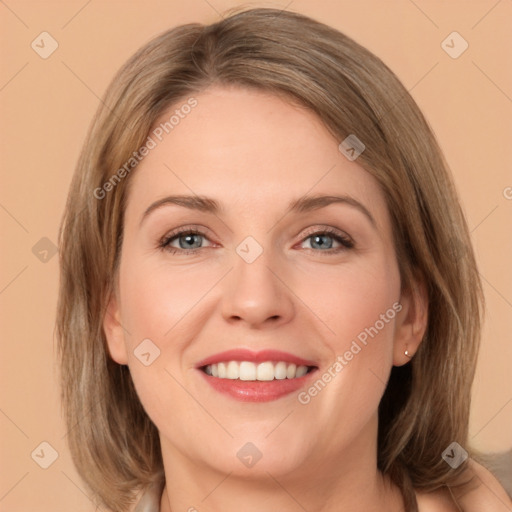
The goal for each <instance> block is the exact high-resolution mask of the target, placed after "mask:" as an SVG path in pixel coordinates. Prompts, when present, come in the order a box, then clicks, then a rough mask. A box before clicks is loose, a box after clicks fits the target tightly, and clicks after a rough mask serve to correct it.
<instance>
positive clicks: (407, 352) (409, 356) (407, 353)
mask: <svg viewBox="0 0 512 512" xmlns="http://www.w3.org/2000/svg"><path fill="white" fill-rule="evenodd" d="M404 354H405V355H406V356H407V357H408V358H409V359H411V358H412V356H411V355H410V354H409V351H408V350H407V349H405V352H404Z"/></svg>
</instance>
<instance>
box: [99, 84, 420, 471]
mask: <svg viewBox="0 0 512 512" xmlns="http://www.w3.org/2000/svg"><path fill="white" fill-rule="evenodd" d="M194 98H195V100H196V101H197V104H196V105H195V106H194V107H193V108H190V109H189V108H181V107H182V105H185V104H187V99H185V100H184V101H183V102H180V103H179V104H178V105H175V106H174V107H173V108H172V109H171V110H170V111H169V112H167V113H166V114H165V115H164V116H162V118H161V120H159V121H158V123H157V124H156V125H155V129H158V126H159V124H160V122H162V123H165V122H166V121H169V119H170V117H171V115H173V114H175V110H176V109H178V111H179V113H180V115H178V117H179V121H178V122H176V119H177V118H175V119H174V121H173V122H172V125H171V124H168V125H167V131H168V132H169V133H167V134H166V133H165V130H164V129H162V128H161V127H160V130H157V131H153V132H152V134H150V136H151V137H152V140H153V142H154V143H155V147H153V148H152V149H150V150H149V153H148V154H147V156H146V157H145V158H144V159H143V161H142V162H141V163H140V164H139V166H138V167H137V169H136V170H135V171H134V174H133V176H130V178H129V179H130V180H132V181H131V184H130V192H129V195H128V200H127V205H126V211H125V223H124V239H123V244H122V251H121V260H120V268H119V276H118V278H119V280H118V289H117V292H116V298H113V299H112V301H111V303H110V307H109V314H108V315H106V317H105V324H104V325H105V331H106V333H107V338H108V343H109V348H110V352H111V355H112V357H113V358H114V359H115V360H116V361H117V362H119V363H121V364H128V365H129V368H130V372H131V375H132V377H133V381H134V383H135V386H136V390H137V393H138V395H139V397H140V400H141V402H142V404H143V406H144V408H145V410H146V411H147V413H148V415H149V416H150V417H151V419H152V420H153V422H154V423H155V425H156V426H157V428H158V430H159V432H160V437H161V442H162V450H163V454H164V462H165V463H166V465H167V466H170V465H171V464H172V463H173V462H176V461H178V463H179V464H190V465H191V466H197V467H201V468H203V469H204V468H211V469H213V470H218V471H222V472H224V474H227V473H232V474H233V473H234V474H240V475H250V476H255V475H257V474H262V475H267V474H268V473H267V472H269V473H270V474H272V475H274V476H276V477H277V475H281V476H282V477H283V478H284V477H285V476H286V475H287V474H292V473H290V472H293V475H295V476H297V477H298V476H300V475H303V476H304V477H306V476H307V475H308V473H310V472H311V471H318V470H319V468H322V471H325V470H329V468H331V467H332V471H339V470H340V464H339V461H340V457H343V460H344V461H345V464H344V465H342V466H343V467H344V468H345V470H346V469H348V468H350V467H352V468H354V467H355V466H356V465H358V464H359V466H361V464H365V463H366V462H364V461H368V460H370V459H372V458H374V456H375V453H376V435H377V407H378V404H379V401H380V399H381V396H382V394H383V392H384V389H385V386H386V382H387V379H388V376H389V373H390V370H391V367H392V365H393V364H404V363H405V362H406V361H407V360H408V359H407V358H406V357H405V356H404V355H403V352H404V350H405V348H406V346H405V345H406V343H407V339H408V338H407V337H408V336H409V335H410V332H411V328H410V326H409V325H408V320H407V318H408V316H409V314H408V311H409V312H410V310H411V308H410V307H409V303H408V301H407V298H406V297H404V296H402V295H401V286H400V284H401V283H400V277H399V270H398V264H397V260H396V255H395V251H394V247H393V243H392V226H391V224H390V216H389V213H388V211H387V207H386V204H385V200H384V196H383V194H382V192H381V191H380V189H379V186H378V185H377V182H376V181H375V180H374V178H372V177H371V176H370V175H369V174H368V173H367V172H366V171H364V170H363V168H362V167H361V166H359V165H358V163H357V160H354V161H350V160H349V159H348V158H347V157H346V156H345V155H344V154H343V153H342V152H341V151H340V150H339V149H338V146H339V144H340V142H341V141H339V140H336V139H335V138H333V137H332V136H331V135H330V134H329V132H328V131H327V130H326V128H325V127H324V126H323V124H322V123H321V121H320V120H319V119H318V118H317V117H316V116H315V115H314V114H312V113H311V112H309V111H308V110H306V109H305V108H301V107H297V106H293V105H292V104H290V103H288V102H286V101H284V100H282V99H279V98H278V97H276V96H272V95H269V94H265V93H263V92H257V91H251V90H245V89H239V88H220V87H214V88H210V89H208V90H206V91H204V92H203V93H200V94H197V95H195V96H194ZM189 104H190V105H191V104H194V101H190V102H189ZM180 108H181V110H180ZM185 112H188V113H185ZM170 126H171V128H169V127H170ZM155 134H158V136H157V135H155ZM355 135H356V136H357V134H355ZM160 138H161V140H159V139H160ZM149 146H153V143H150V144H149ZM176 196H181V197H182V199H180V200H172V199H171V197H176ZM183 196H186V198H183ZM323 197H329V198H331V199H332V198H339V199H336V200H331V199H329V200H326V199H322V198H323ZM213 205H215V209H213ZM294 205H295V207H294ZM297 205H299V206H297ZM300 205H302V206H300ZM176 231H180V232H181V236H179V233H178V234H177V233H176ZM190 231H195V232H198V233H199V234H190ZM227 351H230V353H226V352H227ZM409 351H411V349H410V346H409ZM300 367H306V368H300ZM306 371H307V372H308V373H306V374H305V375H304V372H306ZM209 373H213V375H209ZM229 377H232V378H229ZM237 377H238V378H237ZM372 460H373V459H372ZM335 468H336V469H335Z"/></svg>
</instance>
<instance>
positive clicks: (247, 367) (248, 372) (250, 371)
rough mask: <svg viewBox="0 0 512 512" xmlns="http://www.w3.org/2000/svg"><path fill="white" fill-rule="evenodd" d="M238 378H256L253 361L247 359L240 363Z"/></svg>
mask: <svg viewBox="0 0 512 512" xmlns="http://www.w3.org/2000/svg"><path fill="white" fill-rule="evenodd" d="M235 364H236V363H235ZM213 366H215V365H213ZM240 380H256V365H255V364H254V363H249V362H248V361H242V362H241V363H240Z"/></svg>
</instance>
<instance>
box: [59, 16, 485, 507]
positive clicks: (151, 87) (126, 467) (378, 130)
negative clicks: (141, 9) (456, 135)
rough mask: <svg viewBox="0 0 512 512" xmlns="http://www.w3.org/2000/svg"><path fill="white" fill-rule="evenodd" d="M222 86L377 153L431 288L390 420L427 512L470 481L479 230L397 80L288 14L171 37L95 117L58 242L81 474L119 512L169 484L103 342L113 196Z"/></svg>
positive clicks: (404, 251) (382, 463)
mask: <svg viewBox="0 0 512 512" xmlns="http://www.w3.org/2000/svg"><path fill="white" fill-rule="evenodd" d="M298 34H300V37H298ZM212 84H220V85H228V84H229V85H238V86H241V87H252V88H256V89H259V90H264V91H267V92H271V93H273V94H279V95H284V96H285V97H287V98H289V99H290V100H293V101H298V102H299V103H300V104H302V105H304V106H306V107H308V108H310V109H311V110H312V111H313V112H315V113H316V114H317V115H318V117H319V118H320V119H321V120H322V121H323V122H324V124H325V126H326V127H327V128H328V129H329V131H330V132H331V133H332V134H333V135H334V136H335V137H336V138H337V140H339V141H340V142H341V141H343V140H344V139H345V138H346V137H347V136H348V135H350V134H355V135H356V136H357V138H358V139H359V140H361V141H362V142H363V143H364V144H365V146H366V149H365V151H364V152H363V153H362V154H361V155H360V156H359V158H358V161H357V162H358V163H359V164H360V165H361V166H363V167H364V168H365V169H366V170H367V171H368V172H369V173H371V174H372V175H373V177H374V178H375V179H376V180H377V181H378V182H379V184H380V187H381V189H382V191H383V193H384V194H385V197H386V200H387V205H388V208H389V212H390V214H391V217H392V222H393V231H394V238H395V240H394V241H395V247H396V251H397V256H398V260H399V265H400V271H401V277H402V286H403V288H404V289H406V288H407V287H409V286H411V284H412V282H413V281H412V276H419V277H420V278H421V279H423V280H424V282H425V284H426V287H427V289H428V300H429V320H428V327H427V332H426V334H425V337H424V340H423V342H422V344H421V345H420V348H419V350H418V352H417V354H416V355H415V357H414V359H413V360H412V361H411V362H410V364H407V365H405V366H402V367H394V368H393V369H392V372H391V377H390V380H389V383H388V386H387V389H386V391H385V394H384V397H383V399H382V401H381V404H380V407H379V439H378V467H379V469H380V470H381V471H382V472H384V473H386V474H388V475H389V476H390V477H391V478H392V480H393V481H394V482H395V483H396V484H397V485H398V486H399V487H400V489H401V490H402V493H403V495H404V499H405V503H406V508H407V510H413V511H415V510H417V504H416V498H415V494H414V488H416V489H418V490H424V491H428V490H433V489H435V488H437V487H440V486H442V485H444V484H446V483H449V482H450V481H452V480H453V478H454V477H455V476H457V475H458V470H453V469H451V468H450V466H449V465H448V464H446V463H445V462H444V461H443V460H442V458H441V454H442V452H443V451H444V449H445V448H446V447H447V446H448V445H449V444H450V443H451V442H452V441H457V442H458V443H459V444H460V445H462V446H465V445H466V442H467V435H468V416H469V405H470V388H471V383H472V380H473V374H474V369H475V364H476V358H477V349H478V342H479V335H480V322H481V305H482V292H481V285H480V281H479V277H478V272H477V270H476V265H475V260H474V256H473V252H472V249H471V245H470V239H469V234H468V229H467V225H466V222H465V219H464V216H463V213H462V211H461V208H460V206H459V202H458V199H457V196H456V193H455V191H454V187H453V184H452V181H451V178H450V176H449V172H448V170H447V164H446V162H445V161H444V159H443V156H442V154H441V150H440V148H439V147H438V144H437V142H436V140H435V137H434V135H433V133H432V131H431V129H430V128H429V126H428V124H427V122H426V120H425V119H424V117H423V115H422V114H421V112H420V110H419V108H418V106H417V105H416V104H415V102H414V100H413V99H412V97H411V96H410V95H409V93H408V92H407V90H406V89H405V88H404V87H403V85H402V84H401V83H400V81H399V80H398V79H397V77H396V76H395V75H394V74H393V72H392V71H390V69H389V68H388V67H387V66H386V65H385V64H384V63H383V62H382V61H381V60H380V59H378V58H377V57H376V56H375V55H373V54H372V53H371V52H369V51H368V50H366V49H365V48H363V47H362V46H360V45H359V44H357V43H356V42H355V41H353V40H352V39H350V38H349V37H347V36H346V35H344V34H342V33H340V32H339V31H337V30H335V29H333V28H330V27H328V26H326V25H324V24H321V23H319V22H317V21H315V20H312V19H310V18H308V17H305V16H303V15H300V14H297V13H292V12H285V11H278V10H274V9H263V8H262V9H251V10H245V11H242V12H234V13H231V15H230V16H228V17H226V18H225V19H223V20H222V21H220V22H218V23H214V24H211V25H207V26H204V25H200V24H188V25H183V26H179V27H177V28H174V29H172V30H169V31H167V32H165V33H163V34H161V35H160V36H158V37H156V38H155V39H153V40H152V41H150V42H149V43H148V44H146V45H145V46H144V47H143V48H141V49H140V50H139V51H138V52H137V53H136V54H135V55H134V56H133V57H131V58H130V60H129V61H128V62H127V63H126V64H125V65H124V66H123V67H122V69H121V70H120V71H119V72H118V74H117V75H116V76H115V78H114V80H113V81H112V84H111V85H110V87H109V89H108V90H107V92H106V95H105V98H104V100H103V101H102V103H101V105H100V107H99V109H98V112H97V114H96V116H95V118H94V121H93V123H92V126H91V129H90V132H89V135H88V137H87V140H86V142H85V145H84V147H83V150H82V153H81V155H80V158H79V161H78V165H77V168H76V171H75V174H74V178H73V182H72V184H71V189H70V193H69V197H68V202H67V205H66V211H65V215H64V218H63V222H62V226H61V231H60V239H59V243H60V256H61V282H60V295H59V304H58V318H57V335H58V341H59V345H58V346H59V356H60V358H61V369H62V371H61V379H62V402H63V406H64V410H65V418H66V422H67V426H68V429H69V430H68V440H69V446H70V450H71V454H72V456H73V460H74V462H75V464H76V466H77V468H78V471H79V473H80V475H81V476H82V478H83V479H84V481H85V482H86V483H87V485H88V486H89V487H90V489H91V490H92V491H93V492H94V495H95V496H96V497H97V499H98V502H99V503H103V504H105V505H107V506H108V507H110V508H111V509H112V510H114V511H116V512H121V511H124V510H126V508H127V507H128V506H129V505H130V503H131V502H132V500H133V499H134V492H135V491H137V490H140V489H142V488H144V487H145V486H147V485H149V484H150V483H151V482H153V481H155V479H162V478H163V464H162V457H161V451H160V444H159V438H158V431H157V429H156V427H155V425H154V424H153V423H152V422H151V420H150V419H149V417H148V416H147V414H146V413H145V411H144V409H143V407H142V405H141V403H140V401H139V398H138V396H137V394H136V391H135V389H134V386H133V382H132V379H131V376H130V372H129V369H128V367H127V366H123V365H119V364H117V363H115V362H114V361H113V360H112V359H111V358H110V356H109V352H108V348H107V344H106V340H105V335H104V332H103V329H102V321H103V316H104V314H105V308H106V305H107V301H108V298H109V296H110V293H111V291H112V289H113V286H114V282H113V281H114V276H115V273H116V265H117V262H118V260H119V254H120V248H121V244H122V234H123V212H124V206H125V201H126V196H127V186H128V184H129V182H130V177H129V173H130V171H131V169H129V170H128V171H127V172H125V173H123V175H124V174H126V176H125V177H123V178H122V179H120V178H119V177H120V174H119V173H118V174H117V178H119V179H117V178H116V182H115V184H114V185H115V186H112V187H108V188H109V190H108V192H105V190H107V189H106V188H105V187H104V184H105V183H106V182H107V181H109V180H112V179H113V176H114V175H115V174H116V171H117V170H118V169H120V168H122V167H123V165H124V164H125V163H126V162H127V161H129V159H130V157H131V156H132V154H133V152H134V151H136V150H138V149H139V148H140V147H141V146H143V145H144V143H145V141H146V139H147V137H148V134H149V132H150V130H151V128H152V126H153V124H154V123H155V120H156V119H157V118H159V117H160V116H161V115H162V114H163V113H164V111H166V109H168V108H169V107H170V106H172V105H175V104H177V103H178V102H180V101H186V99H187V98H189V97H190V96H191V95H193V94H197V93H198V92H200V91H202V90H204V89H205V88H207V87H208V86H210V85H212ZM125 170H126V167H125ZM111 182H112V181H111ZM98 190H103V192H101V197H100V198H98V197H99V194H98V193H97V192H95V191H98Z"/></svg>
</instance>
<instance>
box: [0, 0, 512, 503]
mask: <svg viewBox="0 0 512 512" xmlns="http://www.w3.org/2000/svg"><path fill="white" fill-rule="evenodd" d="M235 5H242V2H236V1H228V0H208V1H206V0H191V1H188V2H184V1H159V2H156V1H154V2H142V1H131V2H118V1H103V2H101V1H100V0H92V1H87V0H77V1H68V2H64V1H53V2H48V1H45V2H44V3H43V2H35V1H33V2H28V1H17V0H5V2H4V1H1V2H0V34H2V36H1V37H2V44H1V46H0V52H1V60H2V63H3V65H2V68H1V71H0V108H1V114H0V119H1V127H0V129H1V144H2V145H1V160H0V161H1V168H2V182H1V183H2V185H1V188H0V225H1V229H2V238H1V243H2V249H1V267H0V307H1V324H0V325H1V341H2V350H1V359H0V361H1V385H0V431H1V439H2V441H1V452H0V461H1V462H0V464H1V474H0V511H2V512H4V511H5V512H7V511H8V512H22V511H23V512H28V511H32V510H37V511H38V512H45V511H52V512H61V511H62V512H64V511H66V512H68V511H70V510H73V511H75V512H80V511H84V512H85V511H91V510H94V507H93V506H92V504H91V501H90V500H89V498H88V497H87V494H86V492H85V491H84V487H83V484H82V482H81V481H80V479H79V478H78V475H77V473H76V472H75V470H74V468H73V466H72V464H71V460H70V456H69V453H68V451H67V447H66V431H65V428H64V425H63V422H62V419H61V415H60V403H59V390H58V386H57V379H56V363H55V357H54V348H55V343H54V336H53V329H54V316H55V306H56V298H57V283H58V261H57V260H58V258H57V256H56V255H53V256H52V253H51V251H50V252H48V254H47V255H46V258H47V261H46V262H45V261H41V260H40V258H44V255H45V253H44V250H47V249H48V248H49V247H51V245H50V246H49V245H48V244H51V243H56V241H57V232H58V225H59V222H60V217H61V214H62V210H63V207H64V202H65V197H66V193H67V189H68V186H69V183H70V180H71V175H72V171H73V168H74V164H75V162H76V159H77V156H78V152H79V149H80V146H81V144H82V141H83V138H84V136H85V133H86V130H87V127H88V125H89V123H90V120H91V118H92V115H93V112H94V111H95V109H96V107H97V105H98V102H99V97H100V96H101V95H102V94H103V92H104V90H105V88H106V86H107V83H108V81H109V80H110V79H111V78H112V75H113V73H114V71H115V70H116V69H117V68H118V67H119V66H120V65H121V64H122V63H123V62H124V61H125V60H126V58H127V57H128V56H129V55H131V54H132V53H133V51H134V50H136V49H137V48H138V47H139V46H140V45H142V44H143V43H145V42H146V41H148V40H149V39H150V38H151V37H152V36H154V35H155V34H156V33H158V32H161V31H163V30H165V29H168V28H170V27H171V26H174V25H177V24H181V23H185V22H192V21H200V22H205V23H206V22H208V23H209V22H213V21H215V20H217V19H219V17H220V15H219V13H222V12H223V11H224V10H225V9H227V8H229V7H233V6H235ZM246 5H248V4H246ZM253 5H258V6H274V7H279V8H287V9H289V10H295V11H298V12H302V13H305V14H307V15H310V16H313V17H315V18H317V19H318V20H320V21H323V22H326V23H329V24H331V25H333V26H335V27H337V28H339V29H341V30H342V31H344V32H346V33H347V34H348V35H350V36H352V37H353V38H355V39H356V40H357V41H358V42H360V43H362V44H363V45H364V46H366V47H368V48H369V49H370V50H372V51H374V52H375V53H376V54H377V55H378V56H380V57H381V58H382V59H383V60H384V62H386V63H387V64H388V65H389V66H390V67H391V68H392V69H393V70H394V71H395V72H396V73H397V75H398V76H399V77H400V79H401V80H402V81H403V83H404V84H405V86H406V87H407V88H408V89H409V90H410V91H411V93H412V95H413V96H414V98H415V99H416V101H417V102H418V103H419V105H420V107H421V108H422V109H423V111H424V112H425V115H426V117H427V119H428V120H429V122H430V124H431V125H432V127H433V129H434V131H435V132H436V134H437V136H438V138H439V140H440V143H441V146H442V148H443V149H444V151H445V153H446V156H447V159H448V162H449V163H450V165H451V167H452V169H453V172H454V174H455V179H456V182H457V186H458V189H459V191H460V195H461V198H462V202H463V204H464V208H465V211H466V213H467V218H468V222H469V226H470V229H471V230H472V237H473V243H474V246H475V249H476V252H477V256H478V261H479V265H480V271H481V274H482V278H483V282H484V288H485V294H486V298H487V308H488V317H487V323H486V328H485V332H484V341H483V346H482V350H481V354H480V359H479V366H478V374H477V378H476V382H475V387H474V396H473V398H474V400H473V408H472V419H471V441H472V443H473V444H474V445H475V446H477V447H478V448H481V449H483V450H487V451H493V450H505V449H508V448H510V447H512V434H511V432H512V378H511V369H510V365H511V362H512V343H510V332H511V329H512V322H511V318H512V265H511V261H512V258H511V257H512V237H511V234H512V230H511V225H512V223H511V219H512V173H511V172H510V170H511V169H512V153H511V151H510V145H511V133H512V115H511V114H512V99H511V98H512V49H511V44H510V43H511V39H510V26H511V25H512V2H511V1H510V0H501V1H496V0H485V1H483V0H482V1H453V0H450V1H447V0H443V1H425V0H415V1H414V2H413V1H412V0H403V1H401V0H393V1H391V0H386V1H383V0H380V1H378V0H374V1H369V0H366V1H358V2H354V1H353V0H350V1H345V0H344V1H334V0H321V1H301V0H293V1H291V2H290V0H284V1H275V2H265V3H254V4H253ZM43 31H47V32H49V33H50V34H51V36H52V37H53V38H54V39H55V40H56V41H57V42H58V45H59V46H58V49H57V50H56V51H55V53H53V54H52V55H51V56H50V57H49V58H47V59H42V58H41V57H40V56H39V55H38V54H37V53H36V52H35V51H34V50H33V49H32V48H31V42H32V41H33V40H36V43H37V41H40V38H38V36H39V34H40V33H41V32H43ZM453 31H457V32H458V33H459V34H460V35H461V36H462V37H463V38H464V39H465V40H466V41H467V42H468V44H469V47H468V49H467V50H466V51H465V52H464V53H462V54H461V55H460V56H459V57H458V58H456V59H454V58H452V57H450V56H449V55H448V54H447V53H446V52H445V51H444V50H443V47H442V46H441V43H442V41H443V40H445V39H446V37H447V36H448V35H449V34H451V33H452V32H453ZM36 38H37V39H36ZM448 41H450V40H448ZM39 44H40V43H39ZM448 44H450V45H452V43H450V42H448ZM459 44H460V43H458V42H456V40H455V42H454V43H453V46H454V48H455V50H456V49H458V48H460V46H457V45H459ZM47 48H48V46H47ZM452 51H453V50H452ZM44 237H46V238H47V239H49V241H50V242H48V240H43V241H42V242H41V241H40V240H41V239H42V238H44ZM38 243H39V244H41V245H38V246H37V250H34V252H35V253H36V254H37V256H36V254H34V252H33V247H34V246H35V245H36V244H38ZM45 244H46V245H45ZM447 250H449V248H447ZM43 441H45V442H48V443H50V445H51V446H52V447H53V448H54V449H55V450H56V451H57V452H58V458H57V459H56V460H55V462H54V463H53V464H52V465H51V466H50V467H48V469H42V468H41V467H40V466H39V465H38V464H36V462H35V460H37V461H39V462H44V461H48V460H49V459H48V457H49V453H50V452H49V451H48V449H46V451H44V457H43V456H42V455H41V454H42V453H43V452H41V449H40V448H39V449H38V450H36V454H39V457H37V455H34V459H32V457H31V454H32V452H33V451H34V450H35V449H36V448H37V447H38V446H39V445H40V443H41V442H43ZM43 450H44V448H43Z"/></svg>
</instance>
